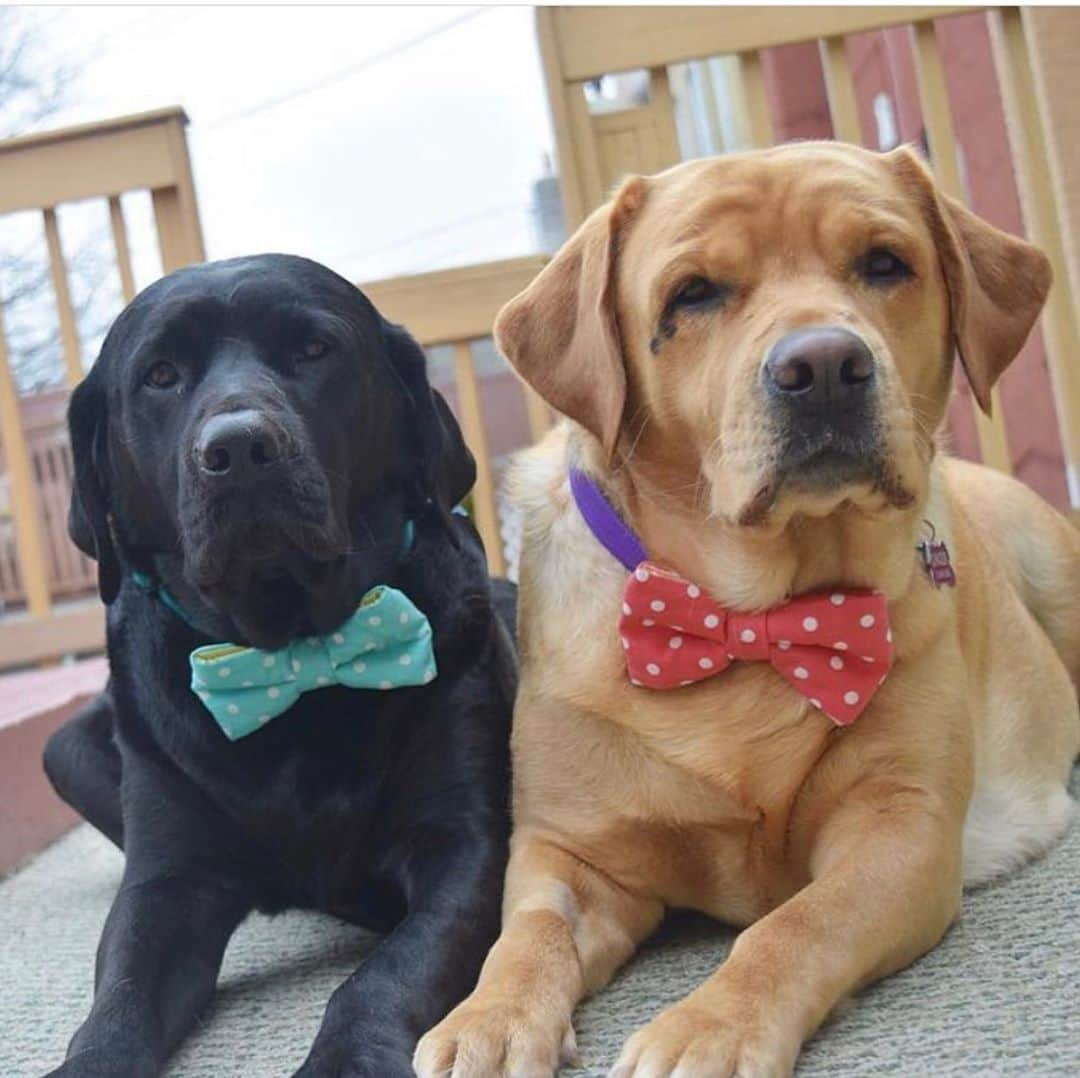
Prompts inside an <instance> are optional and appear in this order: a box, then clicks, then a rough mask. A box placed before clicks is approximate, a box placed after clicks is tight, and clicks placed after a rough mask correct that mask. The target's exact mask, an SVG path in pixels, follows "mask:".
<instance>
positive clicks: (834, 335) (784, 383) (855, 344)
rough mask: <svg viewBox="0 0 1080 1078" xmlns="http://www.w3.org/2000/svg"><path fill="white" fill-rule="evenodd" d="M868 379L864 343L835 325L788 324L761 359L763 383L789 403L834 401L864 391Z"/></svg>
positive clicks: (870, 364)
mask: <svg viewBox="0 0 1080 1078" xmlns="http://www.w3.org/2000/svg"><path fill="white" fill-rule="evenodd" d="M873 379H874V357H873V354H872V353H871V351H870V349H869V348H868V347H867V346H866V343H865V342H864V341H863V340H862V338H861V337H858V336H856V335H855V334H854V333H852V332H851V331H850V330H847V329H844V328H842V327H841V326H809V327H807V328H805V329H796V330H793V331H792V332H791V333H788V334H785V335H784V336H783V337H781V338H780V340H778V341H777V342H776V344H774V345H773V347H772V350H771V351H770V352H769V355H768V358H767V359H766V360H765V382H766V385H767V386H768V388H769V389H770V390H771V391H772V392H773V393H775V394H777V395H780V396H782V397H784V398H785V399H787V400H789V401H790V402H791V404H793V405H799V404H806V405H811V406H816V405H827V404H833V403H838V402H840V401H842V400H845V399H849V398H851V397H853V396H856V395H858V394H860V393H863V392H865V391H866V390H867V389H868V388H869V387H870V386H871V384H872V383H873Z"/></svg>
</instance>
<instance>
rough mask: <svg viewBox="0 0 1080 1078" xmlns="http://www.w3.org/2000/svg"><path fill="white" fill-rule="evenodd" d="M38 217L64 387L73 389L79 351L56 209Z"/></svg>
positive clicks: (78, 379)
mask: <svg viewBox="0 0 1080 1078" xmlns="http://www.w3.org/2000/svg"><path fill="white" fill-rule="evenodd" d="M41 215H42V219H43V220H44V222H45V242H46V244H47V245H48V248H49V268H50V270H51V271H52V282H53V293H54V294H55V296H56V313H57V315H58V317H59V320H60V340H61V342H62V344H63V348H64V366H65V368H66V370H67V380H68V385H70V386H77V385H78V384H79V383H80V382H81V381H82V376H83V368H82V348H81V346H80V344H79V329H78V326H77V325H76V322H75V308H74V307H73V306H72V303H71V289H70V288H69V287H68V276H67V263H66V262H65V261H64V248H63V245H62V244H61V242H60V228H59V226H58V225H57V222H56V208H55V207H54V206H49V207H46V208H45V209H43V210H42V211H41Z"/></svg>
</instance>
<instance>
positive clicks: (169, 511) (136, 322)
mask: <svg viewBox="0 0 1080 1078" xmlns="http://www.w3.org/2000/svg"><path fill="white" fill-rule="evenodd" d="M69 422H70V428H71V440H72V447H73V452H74V460H75V493H74V496H73V499H72V506H71V517H70V530H71V534H72V537H73V538H74V540H75V542H76V543H77V544H78V546H79V547H80V548H81V549H82V550H84V551H86V552H87V553H88V554H90V555H91V556H93V557H94V558H96V559H97V562H98V571H99V583H100V590H101V596H102V599H103V600H104V601H105V602H106V603H107V604H108V649H109V660H110V666H111V677H110V681H109V685H108V688H107V690H106V692H105V693H103V694H102V696H100V697H99V698H98V699H97V700H95V701H94V702H93V703H92V704H91V705H90V706H89V707H88V708H87V709H86V710H85V711H83V712H82V713H81V714H80V715H79V716H77V717H76V718H75V719H74V720H73V721H72V722H71V723H70V724H69V725H68V726H66V727H65V728H63V729H62V730H60V731H59V732H58V733H57V734H56V735H55V737H54V738H53V740H52V741H51V742H50V744H49V745H48V747H47V749H46V754H45V766H46V770H47V772H48V774H49V776H50V778H51V780H52V782H53V784H54V785H55V787H56V789H57V791H58V792H59V793H60V795H61V796H62V797H63V798H64V799H65V800H66V801H68V802H69V803H70V804H71V805H73V806H74V807H75V808H76V809H78V810H79V811H80V812H81V813H82V814H83V815H84V816H85V817H86V818H87V819H88V820H90V821H91V822H92V823H93V824H95V825H96V826H97V827H98V828H99V829H100V830H102V831H103V832H104V833H105V834H106V835H108V837H109V838H110V839H112V840H113V842H115V843H116V844H117V845H119V846H121V847H122V848H123V850H124V853H125V855H126V867H125V870H124V876H123V881H122V883H121V886H120V890H119V893H118V894H117V896H116V899H115V901H114V903H113V906H112V910H111V912H110V913H109V917H108V920H107V922H106V925H105V929H104V932H103V935H102V938H101V943H100V947H99V950H98V958H97V969H96V986H95V995H94V1003H93V1006H92V1008H91V1011H90V1014H89V1017H88V1018H87V1019H86V1021H85V1022H84V1023H83V1024H82V1026H81V1027H80V1028H79V1030H78V1031H77V1032H76V1033H75V1036H74V1038H73V1039H72V1041H71V1044H70V1047H69V1049H68V1054H67V1059H66V1062H65V1063H63V1065H61V1066H60V1067H59V1069H57V1070H55V1071H53V1072H52V1073H53V1074H54V1075H63V1076H65V1078H68V1076H76V1075H78V1076H110V1078H111V1076H132V1078H149V1076H151V1075H154V1074H156V1073H158V1072H159V1071H160V1070H161V1068H162V1066H163V1065H164V1063H165V1061H166V1059H167V1057H168V1056H169V1053H170V1052H171V1051H172V1050H173V1049H174V1048H175V1047H176V1045H177V1044H178V1043H179V1041H180V1040H181V1039H182V1038H183V1037H184V1036H185V1034H186V1033H187V1032H188V1031H189V1030H190V1029H191V1028H192V1025H193V1024H194V1023H195V1021H196V1019H197V1018H198V1017H199V1015H200V1012H201V1011H202V1010H203V1008H204V1007H205V1006H206V1004H207V1003H208V1001H209V1000H210V998H211V996H212V993H213V990H214V985H215V981H216V979H217V975H218V970H219V968H220V964H221V959H222V955H223V952H224V950H225V947H226V944H227V943H228V940H229V937H230V935H231V933H232V932H233V930H234V929H235V928H236V926H237V925H238V924H239V923H240V921H241V920H243V918H244V917H245V916H246V915H247V913H248V912H249V911H251V910H253V909H258V910H263V911H266V912H270V913H273V912H276V911H280V910H284V909H286V908H290V907H302V908H309V909H317V910H323V911H326V912H329V913H332V914H335V915H337V916H339V917H342V918H344V919H345V920H347V921H350V922H353V923H355V924H357V925H362V926H364V927H365V928H371V929H376V930H378V931H380V932H386V933H388V935H387V936H386V937H385V939H383V940H381V941H380V943H379V944H378V946H377V947H376V948H375V949H374V950H373V951H372V952H371V954H370V955H369V957H368V958H367V959H366V960H365V961H364V962H363V964H362V965H361V966H360V968H359V969H358V970H357V971H356V972H355V973H354V974H353V975H352V976H351V977H350V978H349V979H348V980H347V981H346V982H345V983H344V984H343V985H341V987H340V988H338V989H337V991H336V992H335V993H334V994H333V996H332V997H331V999H330V1002H329V1006H328V1007H327V1011H326V1015H325V1018H324V1020H323V1024H322V1028H321V1030H320V1032H319V1034H318V1037H317V1038H316V1040H315V1044H314V1046H313V1047H312V1049H311V1052H310V1054H309V1056H308V1058H307V1060H306V1062H304V1063H303V1065H302V1066H301V1067H300V1070H299V1071H298V1072H297V1073H298V1074H300V1075H303V1076H305V1078H331V1076H360V1075H363V1076H366V1078H397V1076H399V1075H400V1076H406V1075H412V1073H413V1072H412V1068H411V1065H410V1059H411V1057H412V1053H413V1049H414V1045H415V1042H416V1040H417V1038H418V1037H419V1036H420V1035H421V1034H422V1033H423V1032H424V1031H425V1030H427V1029H428V1028H429V1027H430V1026H432V1025H433V1024H434V1023H435V1022H436V1021H438V1020H439V1019H440V1018H441V1017H442V1016H443V1015H444V1014H445V1013H446V1012H447V1011H448V1010H449V1009H450V1008H451V1007H452V1006H453V1005H454V1004H455V1003H457V1002H458V1001H459V1000H460V999H461V998H462V997H463V996H464V995H465V994H466V992H467V991H468V990H469V989H470V988H471V987H472V986H473V984H474V982H475V980H476V977H477V974H478V971H479V968H480V965H481V962H482V960H483V957H484V955H485V954H486V952H487V949H488V947H489V945H490V944H491V943H492V941H493V940H494V938H495V935H496V932H497V928H498V918H499V904H500V900H501V891H502V875H503V869H504V866H505V861H506V856H507V842H508V832H509V824H508V804H507V801H508V786H509V779H508V775H509V759H508V756H509V753H508V742H509V725H510V712H511V706H512V699H513V693H514V689H515V682H516V660H515V656H514V649H513V642H512V639H511V635H510V629H509V626H508V624H507V618H512V614H513V610H512V607H513V595H512V592H511V591H510V586H509V585H504V584H502V583H500V582H496V583H495V585H494V586H493V584H492V582H491V581H489V578H488V574H487V570H486V565H485V560H484V552H483V548H482V545H481V543H480V540H479V537H478V536H477V535H476V533H475V531H474V530H473V528H472V527H471V526H470V524H469V523H468V521H467V519H466V518H465V517H463V516H462V515H460V514H459V513H456V512H454V509H455V507H456V506H457V504H458V502H459V501H460V500H461V499H462V498H464V497H465V495H466V494H467V492H468V491H469V489H470V487H471V486H472V483H473V480H474V476H475V468H474V464H473V460H472V458H471V456H470V455H469V452H468V450H467V449H466V447H465V445H464V443H463V441H462V438H461V434H460V431H459V430H458V427H457V424H456V423H455V421H454V419H453V417H452V415H451V413H450V411H449V409H448V408H447V406H446V403H445V402H444V401H443V400H442V398H441V397H440V396H439V394H438V393H437V392H435V391H434V390H433V389H432V388H431V386H430V384H429V382H428V379H427V372H426V366H425V359H424V354H423V352H422V351H421V349H420V348H419V346H418V345H417V344H416V342H415V341H414V340H413V339H412V337H410V336H409V334H408V333H407V332H406V331H405V330H404V329H403V328H402V327H400V326H395V325H392V324H390V323H388V322H387V321H386V320H384V319H383V318H382V317H381V316H380V315H379V314H378V313H377V311H376V310H375V308H374V307H373V306H372V305H371V303H370V302H369V301H368V300H367V299H366V298H365V297H364V295H363V294H362V293H361V292H360V291H358V290H357V289H356V288H355V287H354V286H353V285H351V284H350V283H349V282H348V281H346V280H344V279H343V278H341V277H339V276H337V275H336V274H334V273H332V272H331V271H330V270H328V269H326V268H324V267H323V266H320V265H318V264H317V263H314V262H311V261H308V260H306V259H302V258H296V257H292V256H286V255H265V256H258V257H252V258H240V259H232V260H229V261H225V262H218V263H210V264H207V265H202V266H196V267H193V268H190V269H184V270H181V271H179V272H177V273H174V274H172V275H170V276H168V277H166V278H164V279H162V280H160V281H158V282H157V283H156V284H154V285H152V286H151V287H150V288H148V289H146V291H144V292H143V293H142V294H141V295H140V296H138V297H137V298H136V299H135V301H134V302H133V303H132V304H131V305H130V306H129V307H128V308H127V309H126V310H125V311H124V312H123V313H122V314H121V315H120V317H119V318H118V319H117V321H116V323H115V324H114V326H113V327H112V329H111V330H110V332H109V334H108V336H107V337H106V339H105V342H104V345H103V348H102V352H101V355H100V357H99V359H98V360H97V362H96V364H95V365H94V367H93V369H92V370H91V371H90V373H89V374H88V376H87V378H86V379H85V381H84V382H83V383H82V384H81V385H80V386H79V387H78V389H76V391H75V393H74V395H73V396H72V400H71V407H70V412H69ZM377 585H383V586H386V587H389V588H393V589H397V590H398V591H400V592H402V593H403V594H404V595H405V596H407V598H408V600H410V601H411V603H412V604H414V605H415V607H416V608H418V610H419V612H421V613H422V614H424V615H426V617H427V619H428V621H429V623H430V626H431V630H432V637H431V639H432V641H433V649H434V659H435V663H436V666H437V676H435V677H434V680H431V681H430V682H429V683H427V684H420V683H417V684H412V685H406V686H403V687H397V688H394V689H392V690H391V691H380V688H379V687H378V686H373V687H360V688H357V687H351V688H350V687H347V686H346V685H343V684H339V683H337V682H336V681H334V680H332V679H324V680H329V683H328V684H326V685H324V686H314V685H313V686H309V690H310V691H306V692H304V693H303V694H302V695H300V697H299V699H298V700H297V701H296V702H295V703H294V704H293V705H292V706H291V707H290V708H288V709H287V710H285V711H284V712H283V713H282V714H280V715H278V716H276V717H274V718H273V719H272V721H268V722H266V724H265V725H263V726H260V727H258V728H256V729H254V730H253V732H251V733H249V734H248V736H243V737H240V738H239V739H238V740H230V739H229V738H228V737H227V736H226V735H225V733H224V732H223V728H222V727H221V726H219V725H218V722H217V721H216V720H215V718H214V717H213V716H212V715H211V713H210V711H209V710H208V708H207V706H206V705H204V703H203V701H202V700H201V699H200V698H199V697H198V696H196V695H195V693H194V692H193V691H192V689H191V687H190V684H191V670H190V669H189V654H190V653H191V652H192V651H193V649H195V648H198V647H200V646H203V645H207V644H210V643H218V642H229V643H234V644H237V645H246V646H250V647H252V648H255V649H262V652H265V653H267V654H268V655H270V656H273V655H274V654H277V655H278V656H282V655H288V654H289V653H288V652H282V651H281V650H280V649H282V648H285V647H286V646H291V642H294V641H297V640H298V639H302V640H304V641H306V643H307V644H309V645H318V644H319V642H320V641H322V640H325V639H326V638H327V634H330V635H335V636H336V635H337V634H336V633H335V630H336V629H338V627H339V626H341V625H342V623H344V622H346V621H347V619H349V618H350V617H351V616H352V615H354V614H355V613H356V611H357V608H358V603H359V601H360V600H361V598H362V597H364V596H366V595H367V593H368V591H369V589H372V588H374V587H375V586H377ZM500 610H501V613H502V616H500ZM315 638H319V639H318V640H316V639H315ZM254 654H255V655H258V654H260V653H259V652H256V653H254ZM429 676H430V675H429ZM259 691H260V692H261V691H262V690H261V688H260V690H259ZM271 691H272V690H271V689H267V692H271ZM265 719H266V717H265V716H261V717H260V722H261V721H264V720H265ZM297 1062H299V1061H297ZM237 1065H238V1067H240V1068H241V1069H242V1062H241V1061H237ZM295 1065H296V1064H295V1063H294V1064H293V1066H292V1067H289V1068H288V1069H289V1070H293V1069H294V1067H295ZM237 1073H241V1070H238V1071H237Z"/></svg>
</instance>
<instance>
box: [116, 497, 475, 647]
mask: <svg viewBox="0 0 1080 1078" xmlns="http://www.w3.org/2000/svg"><path fill="white" fill-rule="evenodd" d="M454 512H455V513H456V512H458V508H457V507H455V509H454ZM415 545H416V522H415V521H413V520H412V519H411V518H410V519H409V520H406V521H405V527H404V529H403V532H402V540H401V553H402V555H403V556H404V555H405V554H408V553H410V552H411V551H412V548H413V547H414V546H415ZM131 582H132V583H133V584H134V585H135V587H137V588H138V589H139V590H140V591H143V592H146V594H147V595H149V596H151V597H152V598H154V599H157V601H158V602H159V603H161V605H162V606H164V607H165V608H166V609H168V610H170V611H172V613H173V614H175V615H176V616H177V617H178V618H179V619H180V620H181V621H182V622H183V623H184V624H185V625H186V626H187V627H188V628H189V629H194V630H195V631H196V632H200V631H201V630H200V629H199V627H198V625H196V624H195V621H194V619H193V618H192V617H191V615H190V614H189V613H188V612H187V611H186V610H185V609H184V608H183V606H182V605H181V603H180V601H179V600H178V599H177V598H176V596H175V595H173V593H172V592H171V591H169V589H168V588H167V587H165V585H164V584H162V583H161V582H160V581H159V580H155V579H154V578H153V577H152V576H150V574H149V573H144V572H142V571H141V570H139V569H133V570H132V571H131Z"/></svg>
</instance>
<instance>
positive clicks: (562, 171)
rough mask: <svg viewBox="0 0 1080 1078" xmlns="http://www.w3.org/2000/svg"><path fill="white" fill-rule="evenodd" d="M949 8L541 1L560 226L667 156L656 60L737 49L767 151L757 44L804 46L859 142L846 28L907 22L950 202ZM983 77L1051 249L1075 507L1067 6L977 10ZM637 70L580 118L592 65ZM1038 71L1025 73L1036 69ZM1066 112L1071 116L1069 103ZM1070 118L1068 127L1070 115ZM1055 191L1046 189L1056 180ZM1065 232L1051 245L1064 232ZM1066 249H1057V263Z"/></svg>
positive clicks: (987, 426)
mask: <svg viewBox="0 0 1080 1078" xmlns="http://www.w3.org/2000/svg"><path fill="white" fill-rule="evenodd" d="M977 10H978V9H972V8H960V7H805V8H795V7H758V8H749V7H746V8H735V7H728V8H721V7H698V8H685V7H682V8H680V7H635V8H627V7H561V8H539V9H537V12H536V19H537V33H538V37H539V41H540V47H541V54H542V57H543V65H544V75H545V79H546V82H547V88H548V98H549V103H550V107H551V116H552V122H553V126H554V129H555V135H556V145H557V150H558V157H559V175H560V182H561V185H562V191H563V202H564V206H565V208H566V214H567V224H568V226H569V227H571V228H573V227H575V226H576V225H577V224H579V223H580V222H581V221H582V220H583V219H584V217H585V216H586V214H587V213H588V212H589V211H590V210H591V209H593V208H594V207H595V206H597V205H599V204H600V203H601V202H602V201H603V199H604V198H605V197H606V195H607V192H608V191H610V190H611V189H612V187H613V186H614V185H615V184H616V183H617V181H618V180H619V179H620V178H621V177H622V176H624V175H626V174H627V173H632V172H642V173H650V172H655V171H657V170H659V169H662V168H666V167H668V166H670V165H673V164H676V163H677V162H678V161H679V160H680V156H681V154H680V149H679V140H678V134H677V128H676V122H675V116H674V114H673V98H672V91H671V82H670V79H669V65H676V64H681V63H684V62H687V61H697V60H701V59H705V58H709V57H716V56H731V55H734V56H735V57H736V58H737V70H738V72H739V78H738V83H739V85H738V91H739V93H740V94H741V97H742V99H743V100H742V111H743V112H744V119H745V127H746V129H747V130H748V132H749V135H750V139H749V141H750V142H751V144H753V145H756V146H768V145H771V144H772V143H773V142H774V141H775V139H774V117H773V109H772V105H771V103H770V100H769V95H768V88H767V86H766V79H765V76H764V68H763V60H762V56H763V50H769V49H772V48H775V47H778V46H787V45H792V44H794V43H799V42H808V41H809V42H813V41H816V42H818V45H819V49H820V62H821V68H822V72H823V74H824V78H825V84H826V89H827V98H828V107H829V112H830V113H831V120H832V129H833V134H834V136H835V137H837V138H839V139H843V140H845V141H850V142H855V143H860V142H862V141H863V135H862V132H861V131H860V124H859V117H858V108H857V100H856V90H855V83H854V80H853V73H852V68H851V65H850V62H849V55H848V47H849V39H850V38H851V36H852V35H856V34H861V33H864V32H866V31H872V30H879V29H884V28H888V27H896V26H907V27H909V30H908V33H909V35H910V42H911V49H912V51H913V54H914V61H915V72H916V77H917V82H918V91H919V99H920V104H921V110H922V117H923V126H924V133H925V136H926V140H927V142H928V143H929V149H930V156H931V159H932V163H933V167H934V169H935V170H936V172H937V175H938V179H939V182H940V183H941V184H942V186H943V187H944V188H945V190H946V191H948V192H949V193H950V194H952V195H953V196H955V197H957V198H960V199H961V200H964V198H965V191H964V185H963V184H962V182H961V174H960V169H959V166H958V148H957V140H956V134H955V125H954V116H953V110H952V108H951V105H950V97H949V93H948V92H947V87H946V70H945V67H944V65H943V61H942V56H941V51H940V48H939V42H938V36H937V29H936V27H935V20H938V19H941V18H942V17H944V16H949V15H954V14H958V13H962V12H963V13H970V12H972V11H977ZM988 18H989V20H990V27H991V33H992V38H993V50H994V57H995V60H996V68H997V81H998V85H999V87H1000V91H1001V96H1002V100H1003V103H1004V108H1005V114H1006V119H1007V121H1008V135H1009V141H1010V143H1011V151H1012V157H1013V163H1014V168H1015V172H1016V178H1017V183H1018V187H1019V191H1020V200H1021V205H1022V208H1023V216H1024V222H1025V224H1026V228H1027V233H1028V236H1029V237H1030V238H1031V240H1032V241H1033V242H1034V243H1037V244H1038V245H1039V246H1041V247H1042V248H1043V249H1044V250H1045V251H1046V252H1047V254H1048V255H1049V257H1050V260H1051V262H1052V264H1053V267H1054V276H1055V281H1056V283H1055V286H1054V289H1053V291H1052V292H1051V295H1050V299H1049V302H1048V303H1047V306H1046V310H1045V314H1044V317H1043V319H1042V329H1043V333H1044V338H1045V341H1046V345H1047V348H1046V351H1047V359H1048V363H1049V367H1050V372H1051V376H1052V384H1053V395H1054V398H1055V399H1054V404H1055V406H1056V413H1057V417H1058V426H1059V428H1060V432H1061V441H1062V443H1063V444H1062V449H1063V451H1064V459H1065V462H1066V466H1067V470H1068V474H1069V478H1070V483H1071V488H1072V496H1073V500H1074V504H1078V503H1080V360H1078V357H1080V293H1078V291H1077V289H1080V262H1078V258H1080V255H1078V252H1077V248H1078V246H1080V244H1077V243H1076V242H1073V241H1072V235H1073V233H1072V231H1071V230H1070V228H1069V223H1070V222H1072V223H1073V224H1078V223H1080V160H1078V158H1077V157H1076V154H1075V145H1070V144H1068V143H1066V142H1059V141H1058V139H1057V138H1056V137H1055V135H1056V132H1055V130H1054V127H1053V125H1052V124H1051V123H1050V122H1049V119H1048V117H1049V116H1050V113H1049V112H1048V107H1049V104H1050V103H1051V102H1057V103H1059V104H1060V103H1061V102H1063V101H1074V100H1075V99H1076V97H1077V94H1078V93H1080V65H1078V64H1077V63H1076V42H1077V41H1078V40H1080V12H1076V11H1073V12H1071V13H1070V12H1066V11H1063V10H1059V11H1056V12H1052V13H1050V14H1046V13H1043V12H1040V11H1038V10H1035V9H1026V10H1024V11H1021V10H1020V9H1019V8H991V9H988ZM636 69H645V70H647V71H648V74H649V82H650V95H649V100H648V102H647V103H645V104H641V105H637V106H635V107H631V108H627V109H623V110H621V111H618V112H614V113H611V112H604V113H599V114H597V113H593V112H591V111H590V109H589V105H588V101H587V96H586V92H585V91H586V87H587V85H588V84H589V83H591V82H593V81H594V80H596V79H599V78H601V77H602V76H604V75H610V74H616V73H619V72H625V71H628V70H636ZM1036 76H1037V77H1036ZM1073 112H1075V110H1073ZM1074 126H1077V127H1080V124H1076V125H1074ZM1055 188H1056V189H1055ZM1063 236H1064V237H1065V239H1064V240H1063ZM1067 256H1068V257H1067ZM975 422H976V423H977V428H978V436H979V446H980V449H981V455H982V459H983V461H984V462H986V463H989V464H992V465H994V466H995V467H998V468H1001V469H1003V470H1009V469H1010V467H1011V456H1010V449H1009V445H1008V441H1007V438H1006V429H1005V423H1004V410H1003V408H1002V407H1001V401H1000V399H999V395H998V394H997V393H996V392H995V407H994V416H993V418H992V419H990V418H987V417H985V416H984V415H982V413H981V412H976V416H975Z"/></svg>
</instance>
